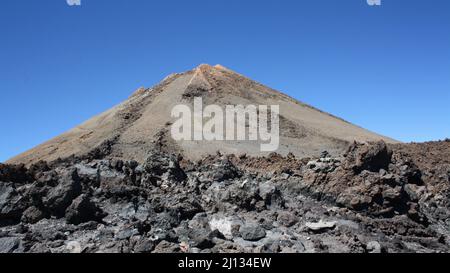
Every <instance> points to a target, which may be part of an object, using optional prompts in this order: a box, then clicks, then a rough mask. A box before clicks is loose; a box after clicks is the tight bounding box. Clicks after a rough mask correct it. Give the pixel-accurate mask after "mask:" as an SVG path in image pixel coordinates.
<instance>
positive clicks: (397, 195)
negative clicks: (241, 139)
mask: <svg viewBox="0 0 450 273" xmlns="http://www.w3.org/2000/svg"><path fill="white" fill-rule="evenodd" d="M447 145H448V144H447ZM254 163H255V164H254ZM256 163H257V164H256ZM252 165H255V166H256V165H258V166H265V167H261V168H251V166H252ZM273 166H277V168H276V170H274V168H273ZM448 173H449V174H450V169H448ZM442 179H443V180H442V181H439V182H436V181H434V183H433V184H432V185H436V183H437V184H439V185H441V188H440V192H439V193H436V192H435V191H433V189H434V188H433V187H431V188H430V186H429V185H430V183H429V182H428V181H427V179H424V178H423V173H422V170H421V169H420V168H419V167H417V165H416V164H415V163H414V162H413V160H411V158H410V157H409V156H408V155H407V154H405V153H401V152H396V151H395V150H394V151H393V150H392V149H391V148H390V147H388V146H387V145H386V144H384V143H383V142H380V143H375V144H371V145H368V144H358V143H355V144H353V145H351V146H350V147H349V149H348V151H347V153H346V154H345V155H343V156H342V157H340V158H331V157H330V156H329V155H328V154H327V153H323V155H322V157H321V158H317V159H308V160H304V159H303V160H298V159H296V158H294V157H293V156H292V155H289V156H288V157H281V156H278V155H271V156H270V157H268V158H249V157H247V156H245V155H241V156H234V155H230V156H225V155H221V154H217V155H216V156H209V157H207V158H205V159H204V160H201V161H198V162H190V161H186V160H183V159H182V158H181V157H180V156H175V155H168V154H164V153H161V152H151V153H149V156H148V159H147V160H146V161H145V162H142V163H139V162H135V161H122V160H118V159H98V157H92V158H83V159H79V160H73V159H71V160H66V161H64V160H60V161H57V162H53V163H51V164H47V163H45V162H40V163H38V164H35V165H33V166H31V167H29V168H25V167H24V166H11V165H0V181H1V182H0V252H52V253H61V252H132V253H151V252H156V253H161V252H189V253H191V252H192V253H196V252H213V253H214V252H216V253H217V252H221V253H223V252H226V253H229V252H258V253H263V252H283V253H291V252H296V253H301V252H448V251H449V249H450V239H449V238H450V237H449V234H450V222H449V220H448V219H450V217H449V212H450V209H449V207H448V206H447V205H446V204H448V203H449V202H448V195H447V196H446V197H444V198H442V193H443V192H445V191H442V189H446V190H448V188H449V184H450V182H449V179H448V177H443V178H442ZM445 179H447V181H445ZM443 184H444V185H443ZM444 196H445V195H444ZM445 198H447V199H445ZM442 199H444V201H443V200H442Z"/></svg>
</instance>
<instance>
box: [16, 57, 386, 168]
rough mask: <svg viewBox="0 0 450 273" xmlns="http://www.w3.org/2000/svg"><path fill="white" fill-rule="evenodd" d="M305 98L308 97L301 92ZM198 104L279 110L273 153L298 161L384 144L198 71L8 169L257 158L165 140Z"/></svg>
mask: <svg viewBox="0 0 450 273" xmlns="http://www.w3.org/2000/svg"><path fill="white" fill-rule="evenodd" d="M305 92H307V90H305ZM194 97H202V98H203V103H204V104H205V105H206V104H208V105H209V104H216V105H219V106H222V107H225V105H244V106H245V105H250V104H251V105H255V106H259V105H268V106H270V105H279V106H280V136H281V139H280V146H279V147H280V148H279V150H278V151H277V153H279V154H282V155H284V156H286V155H287V154H288V153H292V154H294V155H296V156H297V157H306V156H318V155H320V153H321V152H322V151H325V150H326V151H328V152H329V153H330V154H332V155H334V156H338V155H339V154H341V153H342V152H344V151H345V149H346V148H347V146H348V143H352V142H353V141H355V140H356V141H358V142H367V141H378V140H384V141H385V142H388V143H394V142H395V141H394V140H392V139H389V138H387V137H383V136H380V135H377V134H375V133H372V132H369V131H367V130H364V129H362V128H360V127H357V126H355V125H352V124H350V123H348V122H346V121H343V120H342V119H339V118H337V117H334V116H332V115H330V114H327V113H324V112H322V111H319V110H317V109H315V108H313V107H311V106H308V105H306V104H303V103H301V102H299V101H296V100H294V99H292V98H290V97H288V96H286V95H284V94H282V93H280V92H278V91H275V90H273V89H271V88H268V87H265V86H263V85H261V84H259V83H257V82H255V81H253V80H250V79H248V78H246V77H244V76H242V75H240V74H238V73H236V72H233V71H231V70H229V69H227V68H225V67H223V66H220V65H218V66H209V65H201V66H199V67H197V68H195V69H193V70H191V71H187V72H184V73H180V74H173V75H170V76H169V77H167V78H166V79H164V80H163V81H162V82H161V83H160V84H158V85H156V86H154V87H152V88H140V89H138V90H137V91H136V92H135V93H134V94H133V95H132V96H131V97H130V98H129V99H127V100H126V101H124V102H123V103H121V104H120V105H118V106H116V107H114V108H112V109H110V110H108V111H106V112H104V113H102V114H100V115H98V116H96V117H93V118H92V119H90V120H88V121H86V122H85V123H83V124H81V125H79V126H77V127H76V128H74V129H72V130H70V131H69V132H66V133H64V134H62V135H60V136H58V137H56V138H54V139H52V140H50V141H48V142H46V143H43V144H42V145H39V146H38V147H36V148H34V149H32V150H30V151H27V152H25V153H23V154H21V155H18V156H16V157H14V158H12V159H11V160H9V161H8V163H10V164H20V163H24V164H26V165H27V166H29V165H31V164H33V163H37V162H39V161H41V160H44V161H47V162H51V161H54V160H57V159H66V158H69V157H77V158H90V157H95V158H96V159H103V158H107V159H112V158H116V159H121V160H136V161H138V162H140V163H142V162H143V161H144V160H145V159H146V158H147V155H148V151H149V150H151V149H155V148H158V149H161V150H162V151H164V152H170V153H174V154H178V153H180V154H182V155H183V156H184V157H185V158H188V159H191V160H198V159H201V158H203V157H204V156H206V155H211V154H212V155H213V154H215V153H216V152H217V151H221V152H222V153H224V154H231V153H236V151H239V152H240V153H246V154H248V155H251V156H263V155H264V156H267V155H268V153H260V145H261V143H259V142H248V141H231V142H223V141H211V142H206V141H204V142H194V141H180V142H175V141H173V139H172V138H171V136H170V134H169V133H170V125H171V124H172V123H173V122H174V119H172V118H171V110H172V108H173V107H174V106H175V105H179V104H186V105H188V106H190V107H192V104H193V98H194Z"/></svg>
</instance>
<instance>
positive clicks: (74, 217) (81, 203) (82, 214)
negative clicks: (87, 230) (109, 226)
mask: <svg viewBox="0 0 450 273" xmlns="http://www.w3.org/2000/svg"><path fill="white" fill-rule="evenodd" d="M105 216H106V215H105V213H104V212H103V211H102V210H101V209H100V208H99V207H98V206H97V205H96V204H95V203H93V202H92V201H91V200H90V199H89V197H88V196H87V195H85V194H83V195H80V196H78V197H77V198H76V199H75V200H73V202H72V204H71V205H70V206H69V207H68V208H67V210H66V220H67V222H68V223H70V224H74V225H78V224H81V223H86V222H89V221H97V222H101V220H102V219H103V218H104V217H105Z"/></svg>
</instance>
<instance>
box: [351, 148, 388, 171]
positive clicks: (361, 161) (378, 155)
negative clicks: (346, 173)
mask: <svg viewBox="0 0 450 273" xmlns="http://www.w3.org/2000/svg"><path fill="white" fill-rule="evenodd" d="M391 159H392V150H391V149H389V147H388V146H387V145H386V143H385V142H384V141H379V142H376V143H372V144H359V143H356V142H355V143H354V144H352V145H351V146H350V147H349V148H348V150H347V153H346V154H345V160H344V162H343V166H344V168H345V169H352V170H353V171H354V172H355V173H360V172H362V171H364V170H367V171H371V172H378V171H380V170H381V169H384V170H387V169H388V167H389V164H390V163H391Z"/></svg>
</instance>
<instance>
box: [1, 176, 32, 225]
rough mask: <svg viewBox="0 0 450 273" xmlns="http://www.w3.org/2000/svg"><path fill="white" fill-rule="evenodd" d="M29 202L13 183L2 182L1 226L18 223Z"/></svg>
mask: <svg viewBox="0 0 450 273" xmlns="http://www.w3.org/2000/svg"><path fill="white" fill-rule="evenodd" d="M26 207H27V202H26V200H25V198H24V197H23V196H21V195H20V194H19V193H18V192H17V190H16V189H15V188H14V186H13V184H12V183H4V182H0V226H4V225H10V224H14V223H16V222H18V221H19V220H20V217H21V216H22V213H23V211H24V210H25V209H26Z"/></svg>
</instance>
